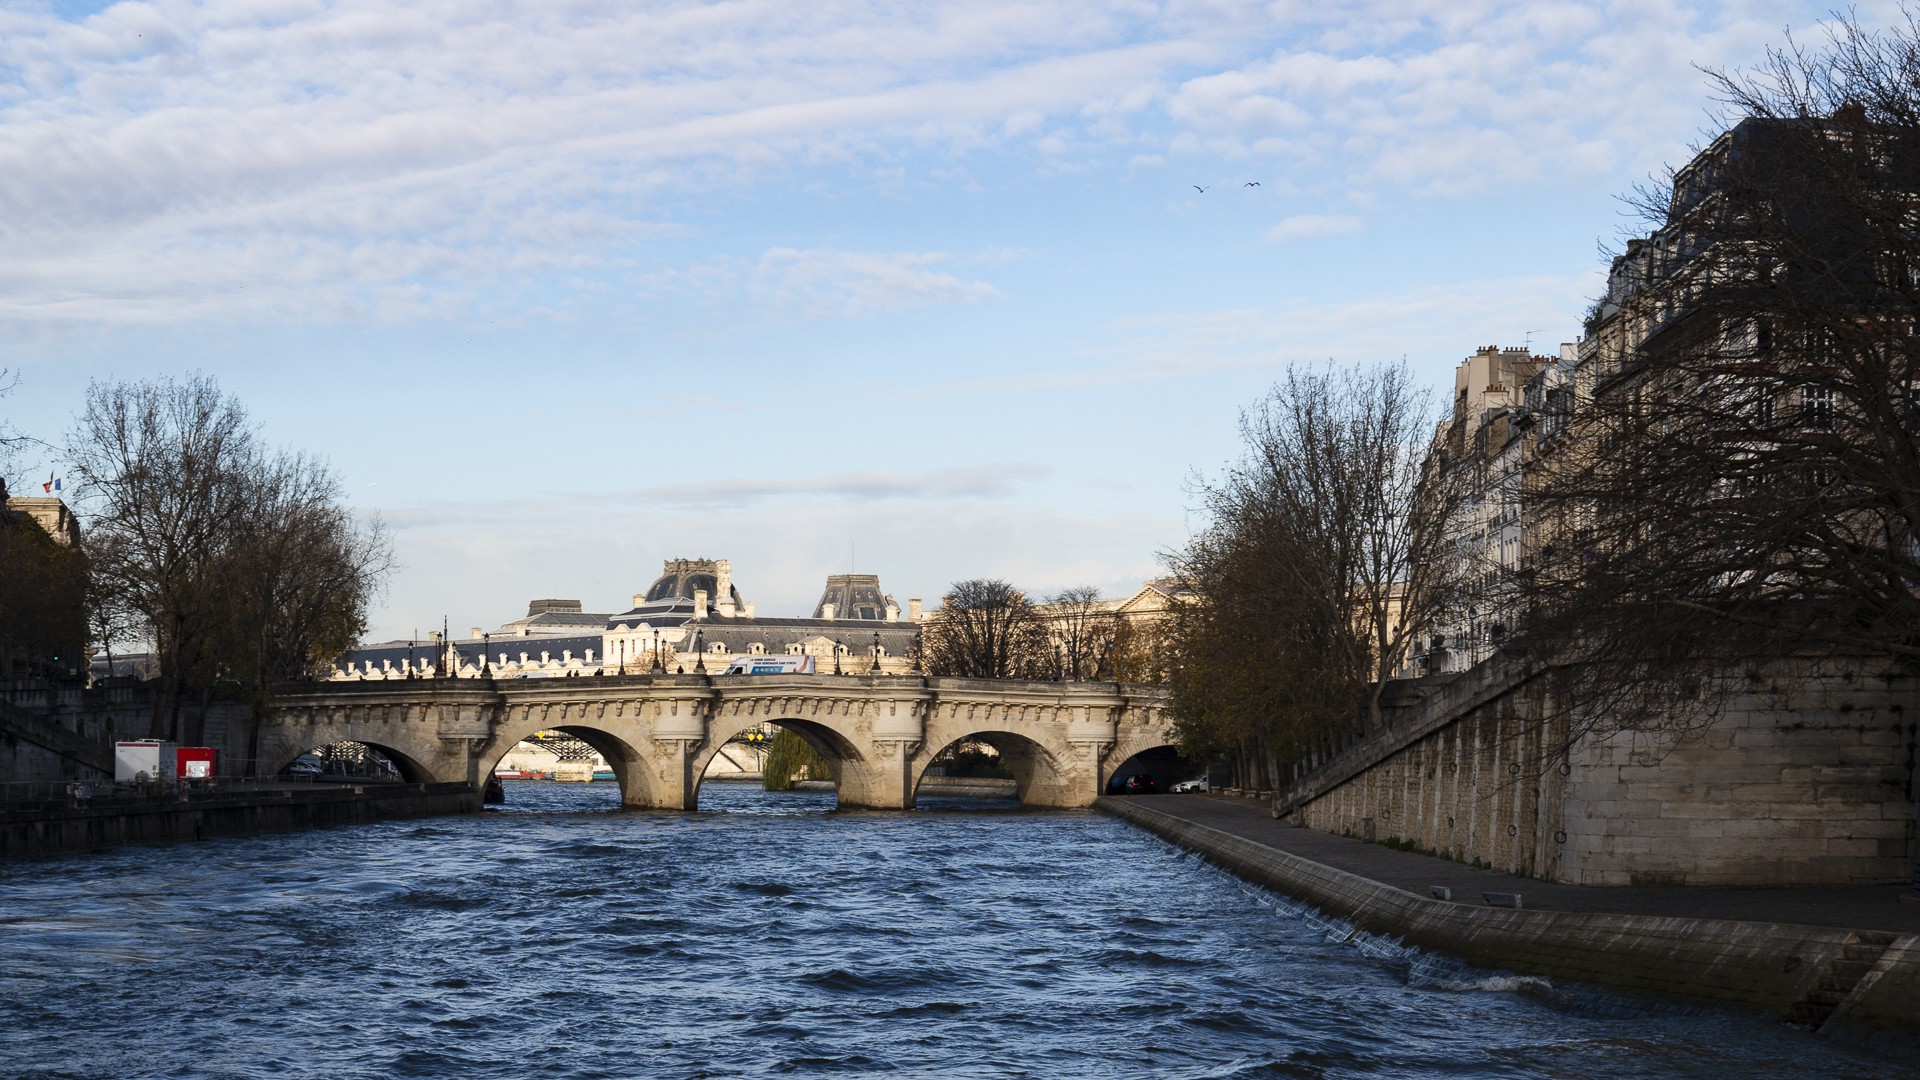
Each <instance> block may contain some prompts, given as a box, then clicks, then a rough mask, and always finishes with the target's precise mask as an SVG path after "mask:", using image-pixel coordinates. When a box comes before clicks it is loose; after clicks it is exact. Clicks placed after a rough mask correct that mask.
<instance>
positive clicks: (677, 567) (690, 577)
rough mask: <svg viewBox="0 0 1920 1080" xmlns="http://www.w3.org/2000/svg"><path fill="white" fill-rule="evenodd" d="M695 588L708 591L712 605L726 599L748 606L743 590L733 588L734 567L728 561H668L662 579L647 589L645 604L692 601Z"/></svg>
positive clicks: (658, 578) (654, 581) (662, 571)
mask: <svg viewBox="0 0 1920 1080" xmlns="http://www.w3.org/2000/svg"><path fill="white" fill-rule="evenodd" d="M696 589H700V590H705V592H706V594H707V603H709V604H718V603H719V602H720V601H721V600H722V599H723V598H731V599H732V600H733V602H734V603H735V604H738V605H742V606H744V605H745V604H746V600H745V599H743V598H742V597H741V595H740V590H739V589H737V588H735V587H734V586H733V566H732V564H731V563H729V562H728V561H727V560H725V559H668V560H667V561H666V562H665V563H664V564H662V565H661V568H660V576H659V577H657V578H655V579H654V580H653V584H652V585H649V586H647V593H646V602H647V603H650V604H651V603H656V602H658V601H661V600H672V599H675V598H679V599H684V600H692V599H693V594H694V590H696ZM723 592H724V593H725V594H727V597H723V596H722V593H723Z"/></svg>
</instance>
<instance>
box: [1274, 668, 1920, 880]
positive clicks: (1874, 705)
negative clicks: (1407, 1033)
mask: <svg viewBox="0 0 1920 1080" xmlns="http://www.w3.org/2000/svg"><path fill="white" fill-rule="evenodd" d="M1887 668H1888V665H1887V664H1886V663H1885V662H1883V661H1882V662H1876V661H1872V660H1866V659H1851V658H1849V659H1837V660H1829V661H1825V662H1822V663H1820V664H1819V665H1812V664H1808V663H1806V662H1803V661H1781V662H1777V663H1775V664H1773V665H1771V666H1768V667H1765V668H1760V669H1758V671H1757V675H1758V677H1757V678H1752V679H1750V684H1751V690H1750V691H1749V692H1746V693H1743V694H1740V695H1738V696H1737V697H1736V698H1735V699H1734V700H1733V701H1732V702H1731V703H1730V705H1729V707H1728V709H1727V711H1726V713H1725V715H1724V716H1723V717H1721V719H1720V720H1719V721H1718V722H1717V723H1716V724H1715V725H1714V726H1712V727H1711V728H1710V729H1708V730H1707V731H1705V732H1703V733H1701V734H1700V735H1699V736H1697V737H1693V738H1688V739H1683V740H1673V739H1654V738H1651V737H1649V736H1646V735H1642V734H1637V733H1616V734H1612V735H1607V736H1604V737H1602V736H1588V737H1585V738H1581V739H1576V740H1573V745H1572V748H1571V751H1570V752H1568V753H1565V754H1560V753H1558V752H1557V750H1556V748H1557V747H1559V746H1561V745H1564V744H1565V743H1566V742H1567V741H1568V740H1567V739H1566V738H1565V736H1564V734H1563V731H1564V729H1561V730H1556V729H1555V728H1554V726H1553V725H1552V724H1551V723H1548V722H1545V721H1543V720H1541V719H1540V717H1541V715H1542V714H1543V713H1544V712H1545V710H1544V709H1542V708H1541V702H1540V698H1539V695H1540V694H1541V693H1543V690H1542V688H1541V685H1540V680H1538V679H1535V678H1533V677H1532V673H1531V672H1529V671H1527V670H1525V669H1523V668H1520V667H1517V666H1502V665H1501V664H1500V663H1499V662H1498V661H1495V662H1490V663H1488V664H1485V665H1482V666H1481V668H1480V669H1476V670H1475V671H1474V672H1472V673H1469V675H1470V676H1471V677H1463V678H1462V679H1461V680H1459V681H1457V682H1455V683H1453V684H1450V685H1448V686H1447V687H1445V688H1444V690H1443V691H1442V692H1440V693H1438V694H1435V695H1434V696H1432V697H1430V698H1429V699H1427V701H1425V702H1424V703H1423V704H1422V706H1421V707H1419V708H1416V709H1413V710H1409V711H1408V712H1407V713H1406V714H1404V715H1402V716H1400V717H1398V718H1396V722H1395V725H1394V727H1393V729H1392V730H1390V731H1387V732H1383V733H1381V734H1380V735H1379V736H1377V737H1376V738H1374V739H1373V740H1370V741H1369V742H1368V743H1365V744H1362V745H1361V746H1358V747H1356V748H1354V749H1353V750H1350V751H1348V752H1347V753H1345V754H1343V755H1341V756H1340V757H1339V758H1336V759H1334V760H1333V761H1331V762H1329V763H1328V764H1327V765H1326V766H1323V767H1322V768H1320V769H1318V770H1316V772H1314V773H1313V774H1311V775H1309V776H1308V777H1306V778H1304V779H1303V781H1301V782H1300V783H1298V784H1297V785H1296V786H1295V788H1294V790H1292V791H1290V792H1287V793H1284V794H1283V795H1282V797H1281V800H1280V804H1281V807H1282V808H1283V809H1286V810H1290V811H1291V812H1294V813H1296V814H1297V815H1298V818H1297V820H1299V821H1300V823H1302V824H1304V825H1308V826H1310V827H1312V828H1316V829H1322V830H1325V831H1328V832H1335V833H1342V834H1345V835H1350V836H1356V837H1360V838H1362V839H1369V840H1376V841H1389V842H1394V841H1397V842H1401V843H1405V844H1407V845H1409V846H1411V847H1413V848H1414V849H1416V850H1420V851H1424V852H1428V853H1431V854H1436V855H1441V856H1444V857H1446V858H1450V859H1455V860H1458V861H1460V862H1464V863H1470V864H1472V865H1476V866H1485V867H1488V868H1491V869H1494V870H1498V871H1501V872H1504V873H1509V874H1520V875H1526V876H1531V877H1539V878H1544V879H1547V880H1550V881H1564V882H1571V883H1576V884H1585V885H1805V884H1861V883H1870V882H1895V881H1904V880H1907V877H1908V873H1909V868H1908V859H1909V851H1910V850H1911V845H1912V844H1913V835H1912V834H1913V829H1914V798H1915V792H1914V787H1915V784H1916V765H1915V757H1916V748H1915V743H1916V725H1915V723H1914V721H1915V719H1916V717H1915V716H1913V715H1912V714H1911V711H1910V709H1909V708H1908V704H1909V703H1910V702H1913V701H1914V700H1915V697H1914V695H1915V691H1916V685H1915V682H1914V680H1913V679H1912V678H1911V677H1910V676H1908V675H1904V674H1900V673H1896V672H1890V671H1888V670H1887Z"/></svg>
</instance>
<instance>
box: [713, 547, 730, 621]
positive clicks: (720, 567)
mask: <svg viewBox="0 0 1920 1080" xmlns="http://www.w3.org/2000/svg"><path fill="white" fill-rule="evenodd" d="M713 576H714V582H713V591H714V597H713V602H714V603H715V604H718V605H719V606H720V607H721V608H722V609H723V610H724V609H725V608H727V607H729V606H731V605H732V604H733V562H732V560H729V559H720V560H717V561H716V562H715V563H714V564H713Z"/></svg>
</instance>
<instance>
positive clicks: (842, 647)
mask: <svg viewBox="0 0 1920 1080" xmlns="http://www.w3.org/2000/svg"><path fill="white" fill-rule="evenodd" d="M846 651H847V643H846V642H844V641H835V642H834V643H833V673H834V674H835V675H839V674H841V671H840V654H841V653H843V652H846Z"/></svg>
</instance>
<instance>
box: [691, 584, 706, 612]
mask: <svg viewBox="0 0 1920 1080" xmlns="http://www.w3.org/2000/svg"><path fill="white" fill-rule="evenodd" d="M693 617H694V618H696V619H704V618H706V617H707V590H705V589H695V590H693Z"/></svg>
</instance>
